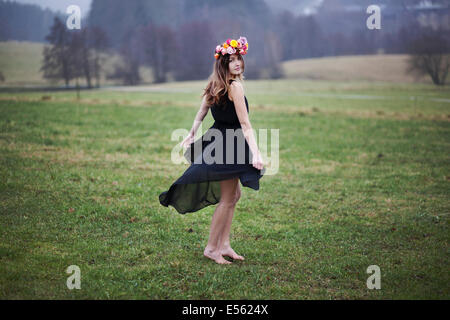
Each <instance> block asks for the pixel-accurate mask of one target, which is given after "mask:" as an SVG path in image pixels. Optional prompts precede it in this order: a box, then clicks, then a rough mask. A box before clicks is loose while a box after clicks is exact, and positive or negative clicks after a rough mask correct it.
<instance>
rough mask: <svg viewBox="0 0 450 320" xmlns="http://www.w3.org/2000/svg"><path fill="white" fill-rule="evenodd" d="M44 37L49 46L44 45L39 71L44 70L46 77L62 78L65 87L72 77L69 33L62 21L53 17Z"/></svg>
mask: <svg viewBox="0 0 450 320" xmlns="http://www.w3.org/2000/svg"><path fill="white" fill-rule="evenodd" d="M45 39H46V40H47V41H48V42H49V43H50V44H51V46H45V47H44V50H43V56H44V58H43V61H42V66H41V68H40V71H43V72H44V78H46V79H55V80H59V79H63V80H64V81H65V84H66V87H67V86H68V85H69V82H70V80H71V79H72V78H73V71H74V70H73V67H72V66H71V63H70V59H71V52H70V41H71V35H70V33H69V32H68V31H67V28H66V26H65V25H64V24H63V23H62V21H61V20H60V19H59V18H57V17H55V18H54V22H53V25H52V27H51V29H50V33H49V34H48V35H47V36H46V37H45Z"/></svg>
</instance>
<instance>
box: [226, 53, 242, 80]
mask: <svg viewBox="0 0 450 320" xmlns="http://www.w3.org/2000/svg"><path fill="white" fill-rule="evenodd" d="M228 70H229V71H230V73H231V74H232V75H234V76H237V75H239V74H241V73H242V61H241V60H240V59H239V57H238V55H237V54H232V55H231V56H230V63H229V64H228Z"/></svg>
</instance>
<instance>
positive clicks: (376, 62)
mask: <svg viewBox="0 0 450 320" xmlns="http://www.w3.org/2000/svg"><path fill="white" fill-rule="evenodd" d="M407 58H408V55H405V54H380V55H359V56H339V57H325V58H313V59H297V60H291V61H284V62H283V63H282V68H283V70H284V72H285V77H286V78H288V79H317V80H330V81H358V80H368V81H387V82H399V83H400V82H415V79H414V78H413V77H412V76H410V75H407V74H406V69H407V62H406V61H407ZM419 82H424V83H432V82H431V80H430V79H429V78H428V77H423V78H422V79H420V80H419Z"/></svg>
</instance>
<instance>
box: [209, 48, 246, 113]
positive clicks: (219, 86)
mask: <svg viewBox="0 0 450 320" xmlns="http://www.w3.org/2000/svg"><path fill="white" fill-rule="evenodd" d="M236 55H237V58H238V59H239V60H241V61H242V66H241V69H242V72H241V73H240V74H239V75H237V76H236V78H238V79H239V80H241V81H243V80H244V76H243V73H244V71H245V62H244V58H243V57H242V55H240V54H236ZM230 57H231V55H230V54H225V55H222V54H220V55H219V58H218V59H216V62H215V63H214V69H213V72H212V73H211V75H210V76H209V78H208V85H207V86H206V88H205V89H204V92H203V94H202V97H204V96H206V103H207V105H208V106H212V105H214V104H221V103H222V102H223V101H224V100H225V98H226V97H228V91H230V84H231V83H230V80H231V79H232V78H233V77H232V75H231V73H230V71H229V68H228V65H229V64H230Z"/></svg>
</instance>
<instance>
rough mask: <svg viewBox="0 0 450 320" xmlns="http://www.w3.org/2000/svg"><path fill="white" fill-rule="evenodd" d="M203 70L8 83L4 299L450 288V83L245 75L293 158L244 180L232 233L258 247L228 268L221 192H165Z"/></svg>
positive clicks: (3, 100) (262, 122)
mask: <svg viewBox="0 0 450 320" xmlns="http://www.w3.org/2000/svg"><path fill="white" fill-rule="evenodd" d="M204 85H205V82H184V83H172V84H166V85H151V86H142V87H136V88H117V89H115V90H92V91H83V92H82V93H81V99H80V100H77V99H76V95H75V92H73V91H61V92H37V91H36V92H27V93H19V92H15V93H8V92H1V93H0V108H1V109H0V111H1V116H0V128H1V129H0V162H1V165H0V188H1V192H0V195H1V201H0V205H1V208H0V228H1V233H0V237H1V239H0V298H2V299H24V298H25V299H449V298H450V293H449V280H450V279H449V272H448V265H449V235H450V233H449V213H450V202H449V189H450V188H449V183H450V171H449V169H450V163H449V153H448V151H449V147H450V122H449V121H450V90H449V87H448V86H447V87H443V88H437V87H435V86H432V85H428V84H411V83H409V84H408V83H405V84H393V83H385V82H366V81H357V82H348V81H346V82H339V81H315V80H294V79H289V80H276V81H250V80H249V81H246V82H245V85H244V86H245V88H246V96H247V98H248V101H249V106H250V119H251V121H252V124H253V127H254V128H255V129H262V128H267V129H269V130H270V129H272V128H274V129H279V130H280V131H279V135H280V140H279V163H280V167H279V171H278V173H277V174H276V175H272V176H265V177H263V178H262V180H261V189H260V190H259V191H258V192H256V191H254V190H251V189H248V188H242V192H243V193H242V198H241V200H240V201H239V203H238V205H237V207H236V211H235V216H234V220H233V225H232V229H231V245H232V246H233V248H234V249H235V250H236V252H237V253H238V254H241V255H243V256H244V257H245V259H246V260H245V261H234V262H233V264H231V265H229V266H224V265H218V264H216V263H214V262H213V261H211V260H209V259H207V258H205V257H203V249H204V247H205V246H206V243H207V239H208V236H209V226H210V222H211V217H212V214H213V212H214V208H215V207H214V206H210V207H207V208H205V209H203V210H201V211H198V212H195V213H188V214H186V215H180V214H178V213H177V212H176V211H175V209H173V208H172V207H170V208H166V207H163V206H161V205H160V204H159V201H158V195H159V194H160V193H161V192H162V191H165V190H167V189H168V187H169V186H170V184H171V183H172V182H174V181H175V180H176V179H177V178H178V177H179V176H180V175H181V174H182V173H183V172H184V170H185V169H186V168H187V165H183V164H181V165H176V164H173V163H172V162H171V158H170V154H171V150H172V148H173V146H174V144H175V143H176V142H174V141H171V133H172V131H173V130H175V129H177V128H186V129H189V128H190V127H191V125H192V121H193V119H194V116H195V114H196V112H197V109H198V107H199V106H200V94H201V89H202V88H203V86H204ZM212 123H213V119H212V116H211V114H210V113H209V114H208V115H207V117H206V118H205V120H204V125H203V131H204V130H206V128H208V127H209V126H210V125H211V124H212ZM269 137H270V136H269ZM269 151H270V150H269ZM269 156H270V155H269ZM70 265H77V266H79V267H80V270H81V289H80V290H76V289H74V290H69V289H68V288H67V286H66V280H67V278H68V276H69V275H68V274H66V269H67V267H68V266H70ZM370 265H378V266H379V267H380V270H381V289H380V290H370V289H368V288H367V286H366V281H367V278H368V277H369V276H370V275H369V274H367V272H366V270H367V268H368V266H370Z"/></svg>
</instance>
